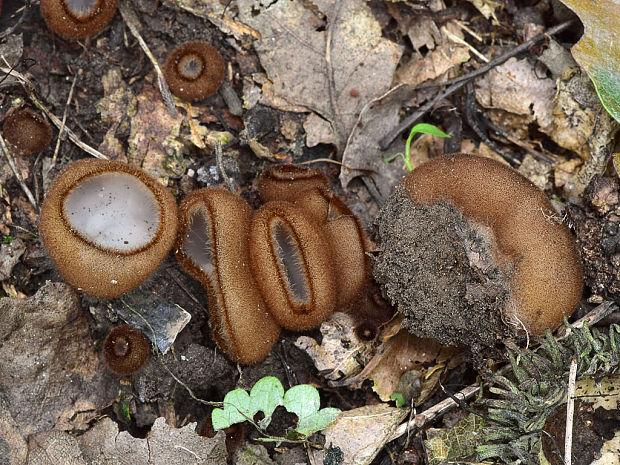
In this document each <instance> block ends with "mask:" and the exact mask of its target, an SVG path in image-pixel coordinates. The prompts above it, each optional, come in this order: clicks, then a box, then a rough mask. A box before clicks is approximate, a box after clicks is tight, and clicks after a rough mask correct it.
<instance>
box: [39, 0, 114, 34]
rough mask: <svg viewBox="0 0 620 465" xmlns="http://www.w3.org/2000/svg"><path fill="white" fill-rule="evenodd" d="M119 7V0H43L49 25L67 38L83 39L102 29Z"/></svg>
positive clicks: (44, 17)
mask: <svg viewBox="0 0 620 465" xmlns="http://www.w3.org/2000/svg"><path fill="white" fill-rule="evenodd" d="M117 7H118V0H41V14H42V15H43V19H44V20H45V22H46V23H47V26H48V27H49V28H50V29H51V30H52V31H54V32H55V33H56V34H58V35H60V36H62V37H65V38H67V39H83V38H85V37H88V36H92V35H94V34H96V33H97V32H99V31H101V30H102V29H103V28H104V27H106V26H107V25H108V23H109V22H110V21H111V20H112V18H113V17H114V14H115V13H116V9H117Z"/></svg>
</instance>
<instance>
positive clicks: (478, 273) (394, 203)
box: [374, 154, 583, 345]
mask: <svg viewBox="0 0 620 465" xmlns="http://www.w3.org/2000/svg"><path fill="white" fill-rule="evenodd" d="M388 204H389V205H388ZM388 204H386V205H387V207H385V208H386V209H385V210H383V213H382V214H380V215H379V217H380V218H379V220H378V223H379V229H383V230H384V231H385V230H387V229H389V228H390V227H391V226H389V225H388V223H391V224H397V223H398V221H400V220H399V219H402V218H404V217H405V216H406V215H408V214H410V213H411V212H412V211H414V210H415V209H418V210H419V211H420V213H419V214H417V215H418V216H417V217H418V220H416V221H418V222H420V221H423V220H424V218H429V217H430V216H432V215H437V216H436V217H435V220H434V223H433V222H432V221H431V224H430V225H427V230H426V231H421V232H420V234H419V235H418V236H416V238H415V239H412V240H413V241H414V242H415V243H411V244H409V246H408V247H410V248H414V247H417V248H420V250H428V254H427V255H426V258H425V259H424V260H430V259H431V258H430V257H431V256H438V260H443V263H441V262H440V264H439V266H438V269H440V272H438V274H436V275H434V277H433V278H432V279H433V280H435V281H437V282H433V283H430V284H429V286H431V287H432V286H436V287H438V289H439V292H438V294H437V296H436V297H435V298H434V300H435V301H436V303H435V304H433V302H426V303H427V304H428V306H427V307H426V308H424V312H426V314H428V316H427V317H425V316H420V315H419V314H418V316H417V317H414V320H416V321H417V322H418V324H420V326H424V325H425V324H428V325H429V326H434V329H433V331H434V332H435V334H428V336H430V337H435V338H437V339H439V340H442V341H443V342H444V343H452V344H459V343H462V342H465V343H466V344H467V345H470V344H474V339H476V338H477V335H478V334H482V333H483V332H485V330H486V329H488V330H489V331H493V330H494V331H495V332H496V335H497V337H498V339H501V338H502V337H505V336H506V335H507V334H509V332H507V327H506V326H505V325H502V324H501V323H500V321H499V318H500V317H501V319H502V320H503V321H504V322H505V323H508V324H509V325H510V326H511V327H512V329H511V330H510V333H512V334H514V333H515V332H518V331H519V330H520V328H521V327H522V325H523V326H524V327H525V328H526V329H527V330H528V331H529V332H530V333H532V334H542V333H544V331H545V329H547V328H549V329H555V328H556V327H557V326H558V325H559V324H560V323H561V322H562V318H563V315H567V316H570V315H571V314H572V312H573V311H574V309H575V307H576V306H577V304H578V302H579V299H580V297H581V293H582V287H583V282H582V271H581V262H580V258H579V254H578V251H577V248H576V246H575V243H574V240H573V238H572V236H571V233H570V231H569V230H568V228H567V227H566V226H565V225H564V224H562V222H561V220H560V219H558V218H557V215H556V214H555V211H554V210H553V207H552V205H551V203H550V202H549V200H548V199H547V197H546V196H545V194H544V193H543V192H541V191H540V190H539V189H538V188H536V187H535V186H534V185H533V184H532V183H530V182H529V181H528V180H527V179H526V178H524V177H523V176H521V175H520V174H518V173H517V172H515V171H513V170H512V169H511V168H509V167H507V166H504V165H502V164H501V163H499V162H496V161H494V160H491V159H487V158H482V157H476V156H473V155H467V154H454V155H444V156H441V157H437V158H435V159H433V160H431V161H430V162H427V163H425V164H423V165H421V166H420V167H419V168H417V169H415V170H414V171H413V172H411V173H410V174H409V175H407V176H406V177H405V178H404V179H403V181H402V182H401V185H400V186H399V188H398V189H397V192H396V193H395V194H394V200H391V201H390V202H388ZM410 205H411V206H410ZM439 208H441V209H445V211H442V212H439V210H438V209H439ZM390 209H391V211H392V212H394V214H395V216H394V215H390V214H388V215H387V216H386V214H387V212H389V211H390ZM450 209H452V210H450ZM454 209H456V212H455V213H450V212H451V211H454ZM408 212H409V213H408ZM450 215H452V216H453V217H454V219H453V220H451V221H450V222H447V221H446V220H445V218H447V217H448V216H450ZM459 216H460V217H461V218H463V220H460V219H459ZM381 217H383V218H381ZM442 221H443V223H442ZM408 224H410V225H411V224H412V223H408ZM448 230H451V231H456V234H454V233H451V232H450V231H448ZM444 233H445V236H446V237H444V238H443V239H442V240H439V239H440V236H441V235H442V234H444ZM397 235H400V237H401V238H403V240H407V239H409V238H408V237H407V236H408V235H409V234H408V231H407V229H406V228H405V229H401V230H399V231H397ZM380 236H381V234H380ZM397 240H398V237H396V236H394V235H393V236H391V237H388V235H383V237H379V248H381V249H384V250H385V251H388V253H387V254H383V253H382V254H380V256H379V260H378V263H380V265H379V268H380V270H378V269H375V270H374V272H375V277H376V278H377V280H378V281H379V282H381V283H382V284H383V285H384V287H385V288H386V289H387V288H388V287H390V286H391V284H389V281H390V279H394V280H400V283H401V285H404V286H410V285H412V284H413V285H416V284H417V281H420V280H422V281H424V279H421V278H424V275H423V272H424V267H425V266H429V265H428V264H426V265H425V263H424V262H423V260H422V261H421V262H419V263H417V264H416V269H417V270H418V271H417V272H416V271H413V272H414V275H412V276H409V277H408V276H402V275H405V274H406V273H407V272H408V270H405V269H404V268H401V269H398V268H397V267H395V266H396V265H395V263H393V264H392V265H389V263H388V262H389V261H390V260H395V261H396V260H397V258H395V257H394V256H393V255H391V254H390V252H389V250H390V248H391V247H392V245H391V244H395V243H396V241H397ZM441 243H445V244H453V248H452V249H451V250H452V251H450V252H447V251H446V250H447V249H446V248H445V247H444V248H441V247H440V245H441ZM451 247H452V246H451ZM405 253H406V252H405ZM442 254H445V256H441V255H442ZM390 266H392V267H393V268H394V269H393V271H394V273H395V274H394V273H392V272H389V273H388V272H387V270H388V269H389V268H390ZM399 266H400V265H399ZM450 270H453V271H450ZM377 271H378V273H377ZM472 271H473V273H472ZM415 273H418V274H415ZM420 273H422V274H420ZM450 273H452V274H450ZM388 275H390V276H388ZM465 275H469V276H470V277H469V278H468V279H469V281H467V282H462V283H461V288H460V289H459V290H458V291H457V294H459V295H458V296H456V297H458V298H460V300H462V301H466V302H465V304H464V305H465V307H464V308H463V309H462V310H457V305H458V303H456V302H454V304H452V303H450V304H449V305H448V304H446V302H448V301H449V299H450V298H451V296H450V295H449V292H451V291H450V289H453V288H454V283H455V282H457V281H458V280H459V279H460V278H461V277H462V276H465ZM407 282H409V283H410V284H407ZM422 286H424V284H422ZM442 286H443V287H444V288H445V289H442ZM395 290H396V289H395V288H394V287H392V290H391V291H390V292H388V294H389V293H391V294H392V296H391V298H392V297H394V296H395V294H396V292H395ZM423 292H424V289H423V287H422V288H421V292H418V294H417V295H418V296H420V295H421V293H423ZM410 297H411V296H410ZM413 297H414V299H416V297H415V296H413ZM480 301H484V302H486V304H485V305H487V307H486V308H487V310H486V311H484V312H483V314H481V315H480V316H479V319H476V318H475V317H474V310H476V308H481V306H480V305H479V304H478V302H480ZM494 301H496V302H497V308H493V306H494V304H493V302H494ZM395 303H396V304H397V305H398V308H399V310H400V311H401V312H404V313H405V314H406V315H408V316H411V315H409V314H408V312H409V311H410V310H408V309H413V307H410V306H409V305H413V304H411V303H409V304H407V303H405V302H395ZM431 305H439V306H441V305H445V306H446V309H445V311H443V313H442V312H438V313H437V314H436V315H434V314H433V311H434V309H433V308H430V306H431ZM450 309H451V310H450ZM468 309H469V310H468ZM411 311H413V312H414V313H416V312H415V310H411ZM450 311H451V312H453V313H452V316H450V313H449V312H450ZM459 312H464V313H459ZM467 312H471V314H470V315H467ZM433 318H434V319H437V320H442V319H446V320H448V321H444V323H443V327H442V326H438V324H437V323H435V322H432V321H431V320H432V319H433ZM459 322H461V323H462V327H461V328H460V329H461V330H462V332H463V333H467V334H469V336H466V337H463V335H462V334H448V333H449V332H450V331H451V329H450V326H451V325H453V326H456V325H458V324H459ZM411 324H412V325H414V324H415V323H413V322H411ZM467 326H469V327H467ZM483 326H485V328H483ZM487 327H488V328H487ZM502 327H503V329H502ZM414 332H415V331H414ZM483 337H484V336H483ZM442 338H443V339H442ZM464 339H465V340H464ZM461 345H462V344H461ZM482 345H492V338H491V337H489V339H488V340H486V341H483V342H482Z"/></svg>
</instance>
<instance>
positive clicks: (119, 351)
mask: <svg viewBox="0 0 620 465" xmlns="http://www.w3.org/2000/svg"><path fill="white" fill-rule="evenodd" d="M150 355H151V343H150V342H149V340H148V339H147V338H146V336H144V334H142V333H141V332H140V331H138V330H137V329H135V328H134V327H133V326H131V325H120V326H117V327H115V328H113V329H112V330H111V331H110V332H109V333H108V335H107V337H106V338H105V341H104V342H103V358H104V360H105V363H106V365H107V367H108V368H109V369H110V370H112V371H113V372H115V373H118V374H119V375H130V374H132V373H135V372H136V371H138V370H139V369H140V368H142V367H143V366H144V365H145V364H146V362H147V361H148V359H149V357H150Z"/></svg>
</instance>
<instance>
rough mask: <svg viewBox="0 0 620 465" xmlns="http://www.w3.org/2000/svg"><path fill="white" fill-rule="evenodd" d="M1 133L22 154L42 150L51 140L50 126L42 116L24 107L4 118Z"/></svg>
mask: <svg viewBox="0 0 620 465" xmlns="http://www.w3.org/2000/svg"><path fill="white" fill-rule="evenodd" d="M2 134H3V135H4V138H5V139H6V141H7V142H8V143H10V144H11V145H14V146H15V147H17V148H18V149H19V150H20V151H21V152H22V153H23V154H24V155H36V154H37V153H39V152H42V151H43V150H44V149H45V148H46V147H47V146H48V145H50V142H51V141H52V128H51V127H50V125H49V124H48V123H47V121H45V119H43V117H42V116H41V115H40V114H38V113H36V112H34V111H32V110H30V109H29V108H24V109H22V110H19V111H16V112H14V113H12V114H11V115H9V116H8V117H7V118H6V119H5V120H4V125H3V127H2Z"/></svg>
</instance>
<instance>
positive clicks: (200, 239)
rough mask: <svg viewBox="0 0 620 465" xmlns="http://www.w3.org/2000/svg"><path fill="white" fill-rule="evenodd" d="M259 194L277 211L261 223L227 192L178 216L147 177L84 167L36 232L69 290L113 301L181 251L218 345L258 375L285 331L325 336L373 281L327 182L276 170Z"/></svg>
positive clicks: (73, 171) (74, 171)
mask: <svg viewBox="0 0 620 465" xmlns="http://www.w3.org/2000/svg"><path fill="white" fill-rule="evenodd" d="M258 185H259V194H260V196H261V198H263V199H270V200H268V201H267V202H265V203H264V205H263V206H262V207H261V208H260V209H259V210H258V211H256V212H253V211H252V209H251V207H250V206H249V205H248V203H247V202H246V201H245V200H243V199H242V198H241V197H239V196H238V195H235V194H233V193H231V192H229V191H227V190H224V189H219V188H206V189H199V190H197V191H194V192H192V193H191V194H189V195H188V196H187V197H186V198H185V199H184V200H183V201H182V203H181V208H180V209H177V206H176V202H175V200H174V198H173V197H172V195H171V194H170V193H169V192H168V191H167V190H166V189H165V188H164V187H163V186H161V185H160V184H159V183H157V181H155V180H154V179H152V178H151V177H150V176H148V175H147V174H146V173H144V172H143V171H142V170H139V169H137V168H134V167H132V166H130V165H127V164H125V163H121V162H115V161H104V160H94V159H88V160H80V161H77V162H74V163H72V164H70V165H69V166H67V167H66V168H65V169H64V170H63V171H62V172H61V173H60V174H59V175H58V177H57V179H56V180H55V181H54V183H53V184H52V187H51V188H50V191H49V193H48V195H47V198H46V199H45V202H44V203H43V206H42V208H41V215H40V223H39V232H40V236H41V239H42V241H43V245H44V246H45V248H46V249H47V251H48V253H49V255H50V257H51V259H52V261H53V262H54V263H55V264H56V266H57V268H58V269H59V271H60V272H61V274H62V275H63V276H64V278H65V279H66V281H67V282H68V283H69V284H71V285H72V286H75V287H77V288H79V289H80V290H82V291H83V292H84V293H85V294H88V295H91V296H94V297H98V298H106V299H107V298H113V297H118V296H120V295H122V294H124V293H125V292H127V291H129V290H131V289H133V288H134V287H136V286H138V285H139V284H141V283H142V282H143V281H144V280H145V279H146V278H148V276H149V275H150V274H151V273H152V272H153V271H154V270H155V269H156V268H157V266H158V265H159V263H160V262H161V261H162V260H163V259H164V258H165V256H166V255H167V253H168V252H169V250H170V249H171V247H172V245H173V244H174V243H175V240H176V255H177V258H178V260H179V263H180V264H181V266H182V267H183V269H184V270H185V271H187V273H189V274H190V275H191V276H193V277H194V278H196V279H197V280H198V281H200V282H201V283H202V285H203V286H204V288H205V289H206V291H207V294H208V298H209V319H210V320H209V321H210V326H211V331H212V335H213V339H214V340H215V342H216V343H217V344H218V345H219V346H220V347H221V348H222V349H223V350H224V351H225V352H226V353H227V354H228V355H229V356H230V357H231V358H232V359H233V360H235V361H237V362H240V363H246V364H249V363H254V362H258V361H260V360H262V359H263V358H264V357H265V356H266V355H267V354H268V353H269V351H270V350H271V347H272V346H273V344H275V342H276V340H277V338H278V335H279V334H280V329H281V328H282V327H284V328H287V329H292V330H304V329H309V328H312V327H315V326H317V325H318V324H320V323H321V322H322V321H324V320H325V319H326V318H327V317H328V316H329V315H330V314H331V313H332V312H333V311H334V309H335V308H336V307H341V308H344V307H346V306H347V305H348V304H349V303H350V302H352V301H354V299H355V298H357V297H358V295H359V294H361V293H362V291H363V289H365V288H366V287H367V283H368V281H369V276H370V265H369V263H368V259H367V257H366V251H367V250H368V245H367V238H366V235H365V232H364V230H363V228H362V225H361V223H360V221H359V219H358V218H357V217H356V216H355V215H353V214H352V213H351V211H350V210H349V208H348V207H347V206H346V204H345V203H344V202H343V201H342V200H341V199H340V198H338V197H337V196H336V195H334V194H333V193H332V192H330V191H329V190H328V185H329V183H328V181H327V178H326V177H325V175H324V174H323V173H322V172H321V171H319V170H311V169H306V168H301V167H294V166H293V167H291V166H285V165H276V166H274V167H272V168H270V169H269V170H267V171H266V172H264V173H263V174H262V175H261V177H260V179H259V182H258ZM177 229H178V231H179V234H178V235H177Z"/></svg>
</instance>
